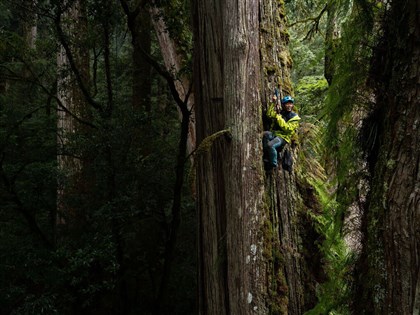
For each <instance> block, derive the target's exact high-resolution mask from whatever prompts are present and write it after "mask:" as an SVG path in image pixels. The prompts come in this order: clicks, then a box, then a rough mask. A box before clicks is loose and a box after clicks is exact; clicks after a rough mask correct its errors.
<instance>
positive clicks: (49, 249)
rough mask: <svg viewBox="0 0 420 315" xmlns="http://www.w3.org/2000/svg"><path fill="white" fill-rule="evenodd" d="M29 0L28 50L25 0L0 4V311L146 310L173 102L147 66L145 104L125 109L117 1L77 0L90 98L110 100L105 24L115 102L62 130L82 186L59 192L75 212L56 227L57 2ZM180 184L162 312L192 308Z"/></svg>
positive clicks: (125, 40) (151, 295)
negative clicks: (84, 178) (33, 12)
mask: <svg viewBox="0 0 420 315" xmlns="http://www.w3.org/2000/svg"><path fill="white" fill-rule="evenodd" d="M38 4H39V6H38V7H37V10H38V11H37V13H38V14H39V15H38V18H39V21H38V29H37V31H38V32H37V42H36V47H35V48H33V49H31V48H29V47H27V45H26V42H25V40H24V36H23V33H22V29H21V28H20V26H21V21H20V20H19V14H22V13H24V10H25V8H27V7H26V6H25V3H24V1H23V0H22V1H19V3H13V2H11V1H8V0H2V1H0V8H5V10H0V23H1V25H2V28H1V29H0V125H1V127H2V128H1V131H0V166H1V168H0V175H1V176H0V197H1V204H0V224H1V229H0V237H1V238H0V252H1V254H0V280H1V281H0V305H1V306H0V313H2V314H87V313H89V314H104V313H114V314H116V313H118V312H119V311H120V306H121V304H122V302H124V304H125V305H124V306H125V308H126V310H127V312H128V313H131V314H139V313H142V314H149V313H151V312H152V310H153V309H154V302H155V301H154V299H155V294H156V289H157V287H156V286H157V283H158V282H159V281H160V274H161V271H160V269H161V268H162V263H163V251H164V243H165V240H166V237H167V234H168V221H169V220H170V216H171V211H170V209H171V206H172V198H173V188H174V187H173V186H174V177H175V175H174V174H175V171H174V168H175V159H176V155H177V150H178V141H179V119H178V113H177V111H176V107H175V104H174V102H173V101H172V99H171V95H170V94H169V92H168V89H167V87H166V82H165V81H163V80H162V79H161V78H160V77H159V76H158V75H157V74H156V73H153V75H152V76H151V77H150V81H151V82H152V97H151V102H152V106H151V108H152V110H151V111H150V112H145V111H144V110H143V108H133V107H132V106H131V84H132V79H131V72H130V68H131V66H132V61H131V49H132V48H131V43H130V40H131V38H130V37H129V36H127V30H126V26H125V21H124V20H123V18H122V17H123V13H122V12H121V10H120V9H119V7H118V6H114V7H113V12H112V14H110V12H107V10H101V8H104V7H103V6H106V5H107V3H106V1H88V2H87V5H88V14H89V15H88V23H89V33H88V34H86V35H87V38H89V39H90V42H89V45H88V46H87V48H89V49H90V53H91V68H90V71H91V75H92V80H94V79H96V81H94V83H95V84H94V85H92V95H93V96H94V98H95V100H97V101H98V102H99V103H103V104H104V103H106V102H107V101H108V100H109V95H108V91H107V86H106V80H105V76H106V68H105V64H104V46H103V45H104V42H103V35H104V33H103V32H104V28H103V27H102V26H103V25H104V23H109V25H110V30H109V31H110V34H109V35H110V39H111V41H110V47H109V48H110V65H109V66H110V70H111V81H112V86H113V90H112V93H113V100H112V101H113V105H114V108H113V111H112V113H111V115H110V117H109V118H107V119H106V120H105V119H104V118H103V116H102V115H101V114H99V113H98V112H93V115H92V119H91V121H89V123H90V124H91V125H92V126H93V127H86V129H85V131H84V132H78V133H75V134H73V135H72V136H71V137H70V138H69V142H68V144H67V146H66V150H65V152H60V153H61V154H67V155H75V156H76V157H79V153H80V152H83V156H85V157H87V160H86V161H85V162H86V163H85V164H84V165H87V169H86V172H87V173H88V174H89V176H90V182H89V183H90V185H89V187H87V189H86V194H79V195H71V196H69V198H67V200H66V202H67V204H68V205H71V207H72V208H73V209H77V211H76V212H77V214H78V216H77V217H73V216H72V215H71V214H69V215H67V216H66V224H64V225H63V224H59V225H57V221H56V211H57V210H56V208H57V199H56V194H57V179H60V180H67V177H66V174H65V173H59V171H58V169H57V149H58V148H57V134H58V132H57V122H56V119H57V117H56V113H57V110H60V107H58V105H57V102H56V95H57V87H56V82H57V79H58V75H59V74H58V73H57V67H56V58H57V43H58V40H57V37H56V34H55V33H54V32H53V30H54V26H53V22H54V21H53V20H52V19H51V17H53V16H54V14H55V13H56V12H57V11H56V10H57V6H56V5H60V3H58V2H57V3H56V2H54V1H51V2H42V1H40V2H39V3H38ZM6 8H7V9H6ZM174 33H175V31H174ZM183 36H184V35H183ZM185 36H186V37H187V38H188V34H186V35H185ZM154 47H156V43H154ZM154 51H156V50H154ZM156 55H158V54H155V56H156ZM158 61H159V62H160V60H158ZM60 74H62V75H65V74H66V73H60ZM110 152H111V154H110ZM110 179H112V181H113V182H114V184H115V186H114V189H113V190H112V194H110V192H111V190H110ZM183 193H184V195H185V196H186V198H185V199H184V200H185V201H184V203H183V204H182V217H183V220H184V221H183V222H182V224H181V228H180V233H179V238H178V239H179V243H180V244H181V245H180V246H179V247H178V248H177V251H176V259H175V261H174V267H173V270H174V272H173V274H172V278H171V281H170V284H169V285H170V287H171V288H172V289H171V290H170V295H169V296H168V299H167V301H166V303H167V304H165V305H163V309H165V310H168V309H170V310H171V313H172V314H187V313H193V312H194V309H195V291H196V283H195V282H196V276H195V275H196V267H195V266H196V262H195V255H194V254H195V250H192V249H193V248H194V247H195V238H194V236H195V229H194V225H195V213H194V211H193V209H194V204H193V202H192V200H191V199H190V198H188V196H189V191H188V189H184V192H183ZM116 236H118V237H119V238H120V240H121V241H120V242H121V244H120V245H119V244H118V242H117V238H116ZM121 245H122V246H121ZM119 246H121V247H122V250H123V257H122V258H121V257H119V255H120V254H119V252H118V251H119V250H121V248H119ZM122 286H125V289H126V292H127V295H126V297H125V301H122V300H121V299H122V298H121V296H120V295H119V293H120V292H122V290H121V287H122ZM179 286H181V287H182V288H184V289H183V290H177V289H176V288H178V287H179Z"/></svg>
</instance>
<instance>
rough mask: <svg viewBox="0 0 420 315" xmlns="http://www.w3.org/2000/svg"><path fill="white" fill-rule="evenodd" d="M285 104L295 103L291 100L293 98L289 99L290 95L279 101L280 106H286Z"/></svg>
mask: <svg viewBox="0 0 420 315" xmlns="http://www.w3.org/2000/svg"><path fill="white" fill-rule="evenodd" d="M287 102H292V103H294V102H295V100H294V99H293V97H291V96H290V95H287V96H285V97H283V98H282V99H281V104H282V105H283V104H286V103H287Z"/></svg>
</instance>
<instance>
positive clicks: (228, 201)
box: [193, 0, 313, 314]
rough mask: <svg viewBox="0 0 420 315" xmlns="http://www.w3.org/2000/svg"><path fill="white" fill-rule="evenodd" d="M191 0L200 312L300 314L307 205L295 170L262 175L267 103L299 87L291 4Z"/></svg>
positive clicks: (303, 300)
mask: <svg viewBox="0 0 420 315" xmlns="http://www.w3.org/2000/svg"><path fill="white" fill-rule="evenodd" d="M194 4H195V8H194V13H193V15H194V17H195V21H194V30H195V34H194V35H195V47H194V51H195V57H196V59H195V73H194V78H195V95H196V104H197V105H196V116H197V142H198V144H199V147H198V154H197V157H196V158H197V194H198V200H197V207H198V212H199V231H198V233H199V244H198V247H199V263H200V265H199V287H200V313H201V314H251V313H253V314H268V313H274V314H302V313H303V312H304V310H305V309H307V308H308V305H307V304H308V302H307V300H310V299H306V300H305V297H304V292H303V291H304V285H303V273H304V272H303V270H302V269H303V268H304V260H303V256H302V255H300V254H299V245H300V244H301V237H300V232H301V229H303V228H302V226H301V225H299V223H300V222H298V221H299V216H298V211H297V208H298V207H302V206H303V205H302V203H299V195H298V189H297V187H296V182H295V179H294V176H293V175H289V174H288V173H286V172H283V171H282V170H279V171H277V172H275V174H273V175H272V176H270V177H268V178H267V179H266V180H264V173H263V170H262V163H261V162H262V152H261V134H262V130H263V129H262V116H261V114H262V110H261V109H260V108H263V107H265V106H263V105H266V103H267V102H268V100H270V99H271V96H272V93H273V91H274V88H279V90H280V94H281V95H285V94H290V93H291V92H292V87H291V82H290V80H289V77H290V72H289V69H290V66H291V59H290V56H289V53H288V51H287V47H286V46H287V42H288V34H287V31H286V29H285V21H284V16H285V14H284V8H283V6H282V4H281V3H279V2H277V1H269V0H268V1H261V3H259V4H257V3H253V2H250V1H245V2H244V3H242V4H238V3H236V2H235V1H226V2H223V1H216V2H214V1H205V0H201V1H197V2H195V3H194ZM225 12H229V14H225ZM259 18H260V19H261V21H259ZM260 22H261V24H260ZM259 30H260V31H259ZM296 222H298V224H296ZM308 291H310V292H311V293H312V300H313V289H311V290H308ZM311 293H309V295H311Z"/></svg>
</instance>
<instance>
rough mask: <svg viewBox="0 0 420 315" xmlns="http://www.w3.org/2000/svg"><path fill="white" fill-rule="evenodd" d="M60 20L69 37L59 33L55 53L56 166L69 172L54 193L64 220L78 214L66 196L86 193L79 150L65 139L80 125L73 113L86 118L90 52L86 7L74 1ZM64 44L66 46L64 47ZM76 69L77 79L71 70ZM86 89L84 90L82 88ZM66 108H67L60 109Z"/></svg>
mask: <svg viewBox="0 0 420 315" xmlns="http://www.w3.org/2000/svg"><path fill="white" fill-rule="evenodd" d="M61 20H62V21H64V22H62V23H60V22H59V23H60V24H59V25H57V27H59V28H60V30H59V33H60V32H63V30H66V31H67V34H68V36H67V37H65V36H64V35H63V33H60V34H61V35H62V36H59V37H60V38H59V39H60V42H61V45H60V46H59V52H58V55H57V69H58V76H57V90H58V92H57V94H58V95H57V98H58V101H59V102H60V106H59V107H58V115H57V116H58V118H57V128H58V136H57V144H58V150H59V151H58V155H57V161H58V168H59V169H60V170H61V171H63V172H64V173H65V174H67V175H68V177H67V179H66V180H65V182H66V183H65V182H64V181H59V183H58V193H57V211H58V213H57V223H66V220H65V217H68V216H69V215H70V217H72V216H73V219H74V218H75V216H77V214H76V212H75V210H74V209H73V210H72V209H70V208H69V207H68V206H67V205H66V202H65V199H66V198H67V197H69V196H70V194H75V195H80V194H83V193H85V192H86V190H87V187H89V185H88V183H87V178H88V177H87V176H83V175H82V172H83V163H82V162H83V160H82V159H81V157H82V153H80V152H79V153H78V154H74V153H73V154H69V150H68V149H69V148H68V144H69V141H68V138H69V137H71V135H73V134H74V133H75V132H77V131H81V130H82V129H83V128H85V127H83V126H82V125H81V124H80V123H79V122H78V121H77V120H76V119H75V117H74V116H77V117H80V118H82V119H84V120H89V119H88V118H89V117H90V110H89V109H88V105H87V102H86V98H85V94H86V93H88V90H87V89H88V86H89V53H88V51H87V49H86V48H84V45H83V44H81V43H80V42H78V43H76V42H75V41H81V42H82V41H83V38H84V34H86V30H87V19H86V13H85V7H84V6H83V5H82V4H81V3H80V2H79V1H76V2H75V3H74V4H73V6H72V7H71V8H69V11H68V12H65V13H64V14H63V16H62V19H61ZM66 47H67V49H66ZM69 50H71V54H72V61H73V63H74V64H73V65H71V64H70V62H69V52H70V51H69ZM75 70H76V71H77V78H76V75H75V73H74V71H75ZM83 89H85V90H86V91H83ZM62 107H65V108H66V110H63V109H62Z"/></svg>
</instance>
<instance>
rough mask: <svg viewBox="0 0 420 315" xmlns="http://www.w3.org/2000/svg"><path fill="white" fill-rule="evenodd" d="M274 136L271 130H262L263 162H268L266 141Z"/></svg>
mask: <svg viewBox="0 0 420 315" xmlns="http://www.w3.org/2000/svg"><path fill="white" fill-rule="evenodd" d="M273 139H274V136H273V133H272V132H271V131H264V133H263V138H262V145H263V161H264V163H268V162H269V153H268V150H269V149H268V142H269V141H270V140H273Z"/></svg>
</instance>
